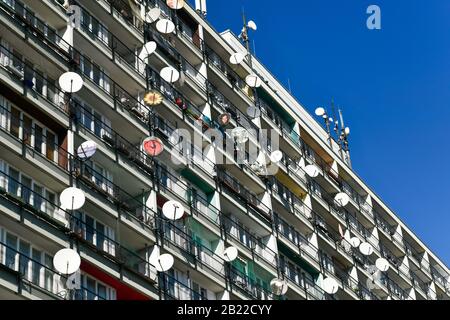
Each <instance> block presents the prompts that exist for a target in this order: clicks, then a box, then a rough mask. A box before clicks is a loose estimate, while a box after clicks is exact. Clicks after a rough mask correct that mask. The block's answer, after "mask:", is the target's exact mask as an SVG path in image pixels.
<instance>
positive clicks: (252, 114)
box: [247, 106, 261, 119]
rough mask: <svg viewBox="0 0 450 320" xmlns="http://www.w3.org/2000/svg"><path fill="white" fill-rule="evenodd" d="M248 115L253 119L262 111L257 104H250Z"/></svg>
mask: <svg viewBox="0 0 450 320" xmlns="http://www.w3.org/2000/svg"><path fill="white" fill-rule="evenodd" d="M247 115H248V116H249V117H250V118H251V119H255V118H258V117H259V116H260V115H261V111H260V110H259V108H257V107H256V106H250V107H248V108H247Z"/></svg>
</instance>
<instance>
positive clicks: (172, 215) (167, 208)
mask: <svg viewBox="0 0 450 320" xmlns="http://www.w3.org/2000/svg"><path fill="white" fill-rule="evenodd" d="M162 212H163V215H164V216H165V217H166V218H167V219H170V220H178V219H181V218H182V217H183V216H184V207H183V205H182V204H181V203H180V202H178V201H174V200H170V201H167V202H166V203H164V205H163V207H162Z"/></svg>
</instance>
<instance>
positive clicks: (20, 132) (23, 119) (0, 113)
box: [0, 96, 58, 162]
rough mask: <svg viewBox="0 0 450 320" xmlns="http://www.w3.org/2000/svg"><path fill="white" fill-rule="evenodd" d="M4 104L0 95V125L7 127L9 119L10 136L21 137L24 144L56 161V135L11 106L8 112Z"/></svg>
mask: <svg viewBox="0 0 450 320" xmlns="http://www.w3.org/2000/svg"><path fill="white" fill-rule="evenodd" d="M2 100H3V101H2ZM6 104H8V102H7V99H4V97H2V96H0V127H1V128H4V129H7V128H8V121H9V123H10V124H9V132H10V133H11V135H12V136H14V137H16V138H18V139H22V140H23V142H24V143H25V144H27V145H28V146H30V147H31V148H33V149H34V150H35V151H37V152H39V153H41V154H43V155H45V156H46V157H47V159H49V160H51V161H55V162H56V161H58V156H57V151H56V150H57V146H58V141H57V136H56V135H55V134H54V133H53V132H51V131H50V130H49V129H48V128H46V127H44V126H43V125H41V124H40V123H38V122H37V121H36V120H34V119H33V118H32V117H30V116H28V115H27V114H25V113H24V112H23V111H21V110H19V109H17V108H15V107H12V106H11V112H10V113H8V109H7V108H5V107H3V106H4V105H6Z"/></svg>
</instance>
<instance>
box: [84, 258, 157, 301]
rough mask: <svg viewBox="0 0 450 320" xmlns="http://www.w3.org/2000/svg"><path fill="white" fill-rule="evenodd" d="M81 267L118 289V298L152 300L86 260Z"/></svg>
mask: <svg viewBox="0 0 450 320" xmlns="http://www.w3.org/2000/svg"><path fill="white" fill-rule="evenodd" d="M80 269H81V270H83V271H84V272H86V273H87V274H89V275H91V276H93V277H94V278H96V279H98V280H100V281H101V282H103V283H105V284H107V285H108V286H110V287H113V288H114V289H116V292H117V300H151V299H150V297H147V296H145V295H143V294H142V293H139V292H137V291H136V290H134V289H133V288H131V287H129V286H127V285H125V284H124V283H122V282H120V281H119V280H117V279H115V278H113V277H111V276H109V275H107V274H106V273H104V272H103V271H101V270H100V269H98V268H97V267H95V266H93V265H92V264H90V263H88V262H86V261H81V267H80Z"/></svg>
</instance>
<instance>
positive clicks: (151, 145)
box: [142, 137, 164, 157]
mask: <svg viewBox="0 0 450 320" xmlns="http://www.w3.org/2000/svg"><path fill="white" fill-rule="evenodd" d="M142 147H143V149H144V151H145V153H147V154H148V155H149V156H150V157H156V156H159V155H160V154H161V153H162V152H163V151H164V144H163V143H162V141H161V140H160V139H159V138H157V137H148V138H145V139H144V141H143V142H142Z"/></svg>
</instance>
